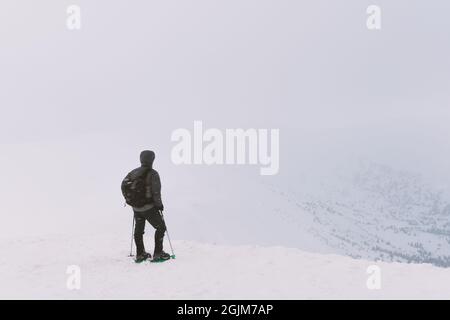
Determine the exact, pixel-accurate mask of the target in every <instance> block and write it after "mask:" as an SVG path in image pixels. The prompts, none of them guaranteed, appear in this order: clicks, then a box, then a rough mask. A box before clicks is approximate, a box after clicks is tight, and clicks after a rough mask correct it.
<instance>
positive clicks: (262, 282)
mask: <svg viewBox="0 0 450 320" xmlns="http://www.w3.org/2000/svg"><path fill="white" fill-rule="evenodd" d="M149 234H150V232H148V234H146V236H147V237H146V240H147V241H148V242H149V241H151V239H150V238H152V237H151V236H149ZM129 240H130V239H129V238H127V237H126V236H125V235H120V236H118V235H112V234H97V235H89V236H73V237H69V236H53V237H45V238H33V237H30V238H27V239H21V240H14V239H13V240H11V239H10V240H2V241H1V242H0V243H1V244H0V248H1V252H2V255H1V257H0V298H1V299H14V298H22V299H335V298H337V299H347V298H355V299H395V298H406V299H419V298H421V299H449V298H450V287H449V286H448V283H449V280H450V269H447V268H439V267H435V266H432V265H428V264H417V265H416V264H403V263H385V262H378V263H377V262H373V261H367V260H356V259H352V258H349V257H345V256H339V255H334V254H317V253H308V252H305V251H301V250H299V249H294V248H285V247H276V246H271V247H262V246H251V245H239V246H230V245H227V246H225V245H215V244H207V243H200V242H193V241H181V240H178V241H174V242H173V244H174V247H175V253H176V259H175V260H170V261H167V262H164V263H160V264H154V263H149V262H144V263H142V264H135V263H134V262H133V261H132V259H131V258H130V257H128V253H129V252H128V250H129ZM165 247H166V249H168V248H169V246H168V244H167V243H166V244H165ZM147 248H151V243H147ZM167 251H168V250H167ZM374 264H376V265H377V266H379V268H380V270H381V288H380V289H379V290H376V289H375V290H370V289H368V287H367V284H366V283H367V279H368V278H369V277H370V275H369V274H368V273H367V268H368V267H369V266H371V265H374ZM70 265H77V266H79V267H80V271H81V287H80V289H79V290H69V289H68V288H67V280H68V277H69V275H68V274H66V271H67V268H68V266H70Z"/></svg>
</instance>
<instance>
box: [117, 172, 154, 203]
mask: <svg viewBox="0 0 450 320" xmlns="http://www.w3.org/2000/svg"><path fill="white" fill-rule="evenodd" d="M148 174H149V170H146V169H143V168H138V169H135V170H133V171H131V172H130V173H128V174H127V176H126V177H125V178H124V179H123V181H122V185H121V189H122V194H123V197H124V198H125V202H126V203H127V204H128V205H129V206H132V207H135V208H140V207H143V206H144V205H146V204H148V203H149V201H150V199H148V198H147V197H146V184H147V183H146V179H147V175H148Z"/></svg>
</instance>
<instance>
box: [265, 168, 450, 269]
mask: <svg viewBox="0 0 450 320" xmlns="http://www.w3.org/2000/svg"><path fill="white" fill-rule="evenodd" d="M321 183H323V184H322V188H321V191H320V192H318V193H314V192H309V191H302V192H301V193H296V192H295V191H293V192H290V193H285V192H281V193H280V192H278V191H277V190H276V188H272V190H273V191H274V192H275V193H278V194H282V195H283V196H284V197H285V198H286V201H289V202H294V203H295V205H296V206H297V207H298V210H297V211H291V212H287V213H285V214H288V215H289V216H290V217H289V218H290V219H293V220H295V217H296V216H298V217H303V216H304V215H305V212H306V213H307V215H309V216H310V218H311V219H312V221H313V223H312V224H310V231H311V232H312V233H313V234H315V236H316V237H317V239H319V241H320V242H321V243H323V244H326V246H328V247H329V248H331V249H332V250H333V252H336V253H341V254H345V255H349V256H352V257H357V258H367V259H381V260H385V261H400V262H414V263H432V264H434V265H437V266H444V267H449V266H450V201H448V200H447V199H446V198H445V196H444V195H443V193H442V192H440V191H437V190H435V189H434V188H432V187H430V186H428V185H427V184H426V183H425V182H424V181H423V180H422V179H421V178H420V177H419V176H416V175H414V174H411V173H407V172H398V171H395V170H393V169H392V168H389V167H387V166H383V165H379V164H374V163H365V164H362V165H361V166H360V167H358V168H356V169H355V170H354V172H352V173H350V174H347V175H344V176H342V175H341V176H340V177H339V178H338V179H329V180H326V181H323V182H321ZM303 189H307V188H303Z"/></svg>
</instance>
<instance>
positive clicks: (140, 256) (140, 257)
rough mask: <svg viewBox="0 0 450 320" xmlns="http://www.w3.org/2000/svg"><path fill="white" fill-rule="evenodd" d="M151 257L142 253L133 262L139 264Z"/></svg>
mask: <svg viewBox="0 0 450 320" xmlns="http://www.w3.org/2000/svg"><path fill="white" fill-rule="evenodd" d="M151 257H152V255H151V254H150V253H147V252H144V253H142V254H140V255H137V256H136V259H135V260H134V262H136V263H141V262H143V261H145V260H147V259H150V258H151Z"/></svg>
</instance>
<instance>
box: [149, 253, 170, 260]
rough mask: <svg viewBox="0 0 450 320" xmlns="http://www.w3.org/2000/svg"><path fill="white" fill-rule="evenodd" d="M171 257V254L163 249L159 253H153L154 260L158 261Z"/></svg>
mask: <svg viewBox="0 0 450 320" xmlns="http://www.w3.org/2000/svg"><path fill="white" fill-rule="evenodd" d="M169 259H170V254H168V253H167V252H164V251H161V252H159V253H155V254H154V255H153V261H158V260H169Z"/></svg>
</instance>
